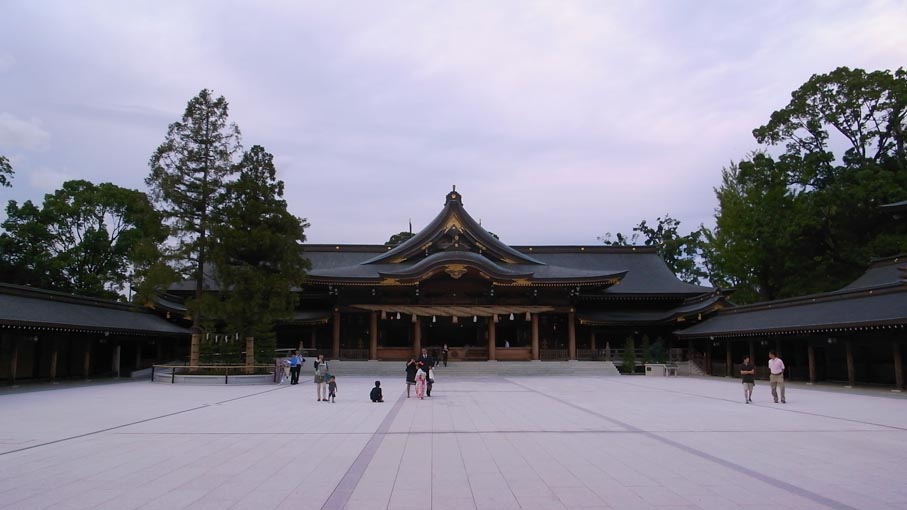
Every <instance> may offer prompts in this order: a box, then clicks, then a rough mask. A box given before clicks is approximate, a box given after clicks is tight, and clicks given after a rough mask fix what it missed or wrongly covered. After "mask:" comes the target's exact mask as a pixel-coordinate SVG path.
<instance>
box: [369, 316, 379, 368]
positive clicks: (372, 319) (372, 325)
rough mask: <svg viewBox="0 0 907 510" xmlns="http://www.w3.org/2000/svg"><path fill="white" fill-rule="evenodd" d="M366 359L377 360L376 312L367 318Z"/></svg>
mask: <svg viewBox="0 0 907 510" xmlns="http://www.w3.org/2000/svg"><path fill="white" fill-rule="evenodd" d="M368 359H370V360H376V359H378V312H376V311H372V312H371V313H369V317H368Z"/></svg>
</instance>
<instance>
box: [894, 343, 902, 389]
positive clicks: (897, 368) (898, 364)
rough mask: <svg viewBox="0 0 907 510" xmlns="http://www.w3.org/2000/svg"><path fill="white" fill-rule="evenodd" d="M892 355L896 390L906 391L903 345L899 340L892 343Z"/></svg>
mask: <svg viewBox="0 0 907 510" xmlns="http://www.w3.org/2000/svg"><path fill="white" fill-rule="evenodd" d="M891 354H892V355H894V389H895V390H897V391H901V390H902V389H904V365H903V361H902V360H901V344H899V343H898V341H897V340H892V341H891Z"/></svg>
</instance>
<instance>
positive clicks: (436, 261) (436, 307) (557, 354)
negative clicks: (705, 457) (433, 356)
mask: <svg viewBox="0 0 907 510" xmlns="http://www.w3.org/2000/svg"><path fill="white" fill-rule="evenodd" d="M304 250H305V255H306V257H307V258H308V259H309V261H310V262H311V264H312V267H311V270H310V271H309V273H308V277H307V280H306V283H305V285H304V287H303V288H302V289H300V293H299V307H298V310H297V312H296V314H295V318H294V320H293V321H292V322H290V323H287V324H284V325H282V326H280V327H279V328H278V344H279V345H280V346H283V347H288V346H292V347H296V345H297V342H298V346H299V347H300V348H303V349H305V351H306V352H310V353H311V352H313V351H316V352H319V353H323V354H325V355H326V356H328V357H330V358H332V359H369V360H401V359H408V358H409V357H410V356H412V355H413V354H414V353H418V352H419V351H420V350H421V349H423V348H428V349H440V348H441V346H443V345H447V346H448V348H449V350H450V358H451V360H455V361H456V360H482V361H484V360H502V361H526V360H573V359H604V358H605V357H608V356H610V352H611V348H612V347H613V348H621V347H623V346H624V344H625V342H626V340H627V339H629V338H632V339H634V340H635V341H636V345H637V346H638V345H640V342H646V341H648V342H651V343H653V344H654V343H656V342H659V341H661V342H662V345H664V346H665V347H666V348H669V347H670V339H671V334H672V332H673V331H674V330H675V329H677V328H679V327H682V326H686V325H689V324H690V323H693V322H696V321H698V320H701V319H702V318H703V315H705V314H707V313H709V312H712V311H714V310H716V309H718V308H721V307H723V306H725V304H726V301H725V299H724V296H723V295H722V293H721V292H720V291H719V290H717V289H713V288H711V287H703V286H699V285H692V284H689V283H684V282H682V281H680V280H679V279H677V277H676V276H675V275H674V274H673V273H672V272H671V270H670V269H669V268H668V267H667V266H666V265H665V262H664V260H663V259H662V258H661V257H660V256H659V255H658V254H657V252H656V249H655V248H654V247H652V248H649V247H639V246H626V247H624V246H619V247H614V246H602V245H597V246H508V245H506V244H504V243H503V242H501V241H500V240H499V239H498V238H497V237H496V236H495V235H493V234H491V233H489V232H488V231H487V230H485V228H483V227H482V226H481V225H480V224H479V222H477V221H476V220H475V219H474V218H473V217H472V216H471V215H470V214H469V213H468V212H467V211H466V209H465V207H464V204H463V197H462V195H461V194H460V193H459V192H457V191H456V188H454V190H453V191H451V192H450V193H448V194H447V196H446V199H445V202H444V207H443V209H442V210H441V212H440V213H439V214H438V215H437V216H436V217H435V218H434V219H433V220H432V221H431V222H430V223H429V224H428V225H427V226H426V227H425V228H424V229H423V230H422V231H420V232H418V233H415V234H414V235H413V236H412V237H411V238H409V239H408V240H406V241H405V242H403V243H401V244H399V245H397V246H385V245H356V244H336V245H335V244H330V245H328V244H316V245H313V244H308V245H305V246H304Z"/></svg>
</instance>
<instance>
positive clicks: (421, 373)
mask: <svg viewBox="0 0 907 510" xmlns="http://www.w3.org/2000/svg"><path fill="white" fill-rule="evenodd" d="M427 379H428V375H426V373H425V370H423V369H422V367H419V370H417V371H416V396H417V397H419V398H420V399H424V398H425V386H426V380H427Z"/></svg>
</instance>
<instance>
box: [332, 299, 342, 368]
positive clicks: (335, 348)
mask: <svg viewBox="0 0 907 510" xmlns="http://www.w3.org/2000/svg"><path fill="white" fill-rule="evenodd" d="M331 359H340V310H336V311H334V334H333V343H332V345H331Z"/></svg>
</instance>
